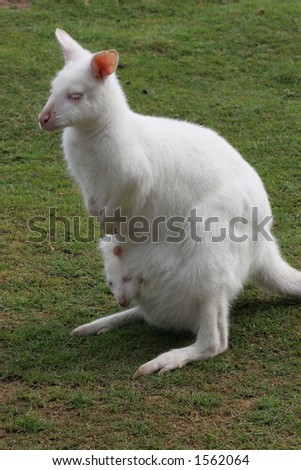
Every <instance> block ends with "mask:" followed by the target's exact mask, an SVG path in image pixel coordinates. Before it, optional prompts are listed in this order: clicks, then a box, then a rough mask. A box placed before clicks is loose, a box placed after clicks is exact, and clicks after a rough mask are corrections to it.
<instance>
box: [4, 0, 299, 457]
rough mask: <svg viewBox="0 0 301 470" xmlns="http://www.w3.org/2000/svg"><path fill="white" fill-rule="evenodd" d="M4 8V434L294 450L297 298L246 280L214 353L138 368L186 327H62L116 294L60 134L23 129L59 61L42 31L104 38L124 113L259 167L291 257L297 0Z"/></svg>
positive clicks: (133, 444)
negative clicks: (180, 125)
mask: <svg viewBox="0 0 301 470" xmlns="http://www.w3.org/2000/svg"><path fill="white" fill-rule="evenodd" d="M12 3H15V5H14V6H13V7H7V8H1V11H0V15H1V25H0V28H1V33H2V34H1V36H2V45H1V67H0V73H1V92H2V93H1V95H2V97H1V102H2V105H1V120H2V126H1V144H2V150H1V183H2V188H1V209H2V211H1V212H2V214H3V221H2V226H1V248H2V252H3V257H2V268H3V269H2V286H1V287H2V300H1V302H2V309H1V310H2V313H1V355H2V356H3V358H4V361H3V366H2V384H1V408H2V410H1V416H2V419H3V424H2V431H1V438H2V440H1V442H2V443H1V447H2V448H3V449H297V448H300V446H301V426H300V423H301V419H300V417H301V408H300V403H301V394H300V390H301V379H300V344H301V341H300V316H301V315H300V314H301V306H300V303H299V304H297V303H296V302H295V301H294V300H293V299H289V298H278V297H275V296H273V295H270V294H268V293H265V292H263V291H262V290H260V287H256V286H253V285H248V286H247V287H246V289H245V290H244V292H243V293H242V294H241V295H240V296H239V298H238V299H237V301H236V303H235V304H234V306H233V308H232V315H231V328H230V333H231V337H230V348H229V351H228V352H227V353H226V354H224V355H222V356H220V357H216V358H214V359H211V360H207V361H206V362H203V363H194V364H190V365H188V366H187V367H185V368H184V369H182V370H178V371H174V372H171V373H169V374H166V375H163V376H158V375H153V376H148V377H144V378H142V379H141V380H137V381H133V380H132V378H131V377H132V374H133V373H134V372H135V370H136V369H137V368H138V367H139V366H140V365H141V364H142V363H144V362H146V361H147V360H150V359H152V358H153V357H155V355H157V354H159V353H161V352H164V351H167V350H169V349H171V348H174V347H180V346H184V345H187V344H189V343H191V342H192V341H193V338H192V337H191V336H190V335H187V334H183V335H174V334H172V333H168V332H162V331H158V330H156V329H155V328H152V327H150V326H147V325H144V324H136V325H130V326H128V327H126V328H123V329H121V330H118V331H115V332H112V333H107V334H106V335H103V336H98V337H86V338H78V337H71V336H70V331H71V330H72V329H73V328H74V327H76V326H78V325H80V324H82V323H85V322H88V321H91V320H93V319H95V318H97V317H98V316H100V315H105V314H106V313H110V312H116V311H118V306H117V305H116V303H115V302H114V299H113V297H112V295H111V293H110V290H109V288H108V287H107V285H106V282H105V279H104V275H103V270H102V260H101V257H100V255H99V254H98V253H97V250H96V245H97V239H98V238H99V236H100V235H101V234H100V231H99V227H98V225H97V223H96V222H95V220H94V219H93V218H91V217H90V218H89V217H88V215H87V213H86V212H85V209H84V208H83V203H82V198H81V195H80V193H79V191H78V189H77V188H76V186H75V184H74V183H73V181H72V180H71V178H70V176H69V175H68V172H67V170H66V167H65V164H64V161H63V156H62V151H61V148H60V140H61V139H60V134H59V133H55V134H48V133H46V132H42V131H40V130H39V128H38V125H37V115H38V113H39V112H40V111H41V109H42V107H43V106H44V104H45V102H46V100H47V96H48V92H49V89H50V81H51V79H52V78H53V76H54V75H55V73H56V72H57V71H58V70H59V69H60V68H61V67H62V65H63V60H62V55H61V52H60V50H59V46H58V44H57V43H56V40H55V38H54V30H55V28H56V27H60V28H63V29H65V30H66V31H68V32H69V33H70V34H71V35H72V36H73V37H75V38H76V39H77V40H78V41H79V42H81V43H82V44H83V45H84V46H85V47H87V48H89V49H91V50H94V51H98V50H101V49H110V48H115V49H117V50H118V51H119V53H120V67H119V69H118V75H119V77H120V80H121V83H122V86H123V88H124V91H125V93H126V95H127V97H128V100H129V103H130V105H131V106H132V107H133V109H135V110H136V111H137V112H140V113H147V114H154V115H164V116H168V117H173V118H178V119H185V120H189V121H192V122H196V123H200V124H203V125H205V126H208V127H212V128H214V129H216V130H217V131H218V132H219V133H220V134H222V135H223V136H224V137H226V138H227V139H228V140H229V141H230V142H231V143H232V144H233V145H234V146H235V147H236V148H237V149H238V150H239V151H240V152H241V153H242V154H243V155H244V156H245V158H246V159H247V161H248V162H250V163H251V164H252V165H253V166H254V167H255V168H256V169H257V171H258V172H259V174H260V175H261V177H262V179H263V181H264V183H265V185H266V188H267V190H268V193H269V195H270V200H271V203H272V207H273V212H274V217H275V228H274V232H275V234H276V235H277V237H278V239H279V244H280V246H281V248H282V251H283V253H284V256H285V257H286V259H287V260H288V261H289V262H290V263H291V264H292V265H293V266H295V267H297V268H299V269H301V256H300V251H301V249H300V245H301V216H300V213H301V133H300V124H301V122H300V116H301V102H300V99H301V39H300V28H301V3H300V0H291V1H289V2H287V1H284V0H283V1H282V0H279V1H273V0H241V1H231V0H228V1H213V0H212V1H205V0H204V1H201V0H200V1H192V0H191V1H183V0H182V1H180V0H175V1H171V0H168V1H164V2H162V1H159V0H148V1H146V0H142V1H132V0H129V1H121V0H120V1H113V0H112V1H93V0H92V1H89V2H85V1H84V0H76V1H72V2H69V1H56V2H53V1H50V0H49V1H46V0H39V1H34V2H32V3H31V2H27V3H28V5H25V7H22V8H21V9H20V8H18V5H16V4H17V3H18V2H12ZM175 190H176V188H175ZM50 215H51V216H50Z"/></svg>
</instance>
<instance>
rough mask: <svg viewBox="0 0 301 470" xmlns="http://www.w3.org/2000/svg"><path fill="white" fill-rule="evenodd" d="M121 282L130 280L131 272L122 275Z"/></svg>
mask: <svg viewBox="0 0 301 470" xmlns="http://www.w3.org/2000/svg"><path fill="white" fill-rule="evenodd" d="M122 280H123V282H129V281H131V280H132V275H131V274H125V276H122Z"/></svg>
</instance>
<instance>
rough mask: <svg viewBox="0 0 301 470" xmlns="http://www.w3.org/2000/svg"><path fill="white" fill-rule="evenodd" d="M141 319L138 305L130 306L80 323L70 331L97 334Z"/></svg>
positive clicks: (78, 334)
mask: <svg viewBox="0 0 301 470" xmlns="http://www.w3.org/2000/svg"><path fill="white" fill-rule="evenodd" d="M138 320H143V313H142V311H141V309H140V308H139V307H134V308H130V309H128V310H124V311H122V312H119V313H114V314H112V315H108V316H107V317H103V318H99V319H98V320H94V321H92V322H91V323H86V324H85V325H81V326H79V327H78V328H75V330H73V331H72V333H71V335H72V336H88V335H99V334H101V333H106V332H107V331H111V330H115V329H116V328H119V327H121V326H123V325H126V324H128V323H132V322H135V321H138Z"/></svg>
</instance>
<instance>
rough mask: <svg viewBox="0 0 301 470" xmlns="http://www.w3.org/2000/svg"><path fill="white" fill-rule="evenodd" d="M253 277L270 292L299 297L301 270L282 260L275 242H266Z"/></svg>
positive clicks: (300, 296)
mask: <svg viewBox="0 0 301 470" xmlns="http://www.w3.org/2000/svg"><path fill="white" fill-rule="evenodd" d="M254 278H255V280H256V281H257V282H258V283H259V285H261V286H262V287H264V288H266V289H268V290H270V291H272V292H275V293H277V294H283V295H293V296H295V297H299V298H300V299H301V271H298V270H297V269H294V268H292V267H291V266H290V265H289V264H288V263H287V262H286V261H284V259H283V258H282V257H281V254H280V252H279V249H278V246H277V245H276V243H275V242H267V243H266V246H265V251H264V254H263V257H262V258H261V262H260V266H259V267H258V268H257V269H256V272H255V276H254Z"/></svg>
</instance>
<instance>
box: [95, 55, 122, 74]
mask: <svg viewBox="0 0 301 470" xmlns="http://www.w3.org/2000/svg"><path fill="white" fill-rule="evenodd" d="M117 60H118V54H117V52H116V51H107V52H99V53H98V54H95V55H94V56H93V58H92V68H93V70H94V72H96V77H97V78H104V77H106V76H107V75H111V74H112V73H114V72H115V69H116V65H117Z"/></svg>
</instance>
